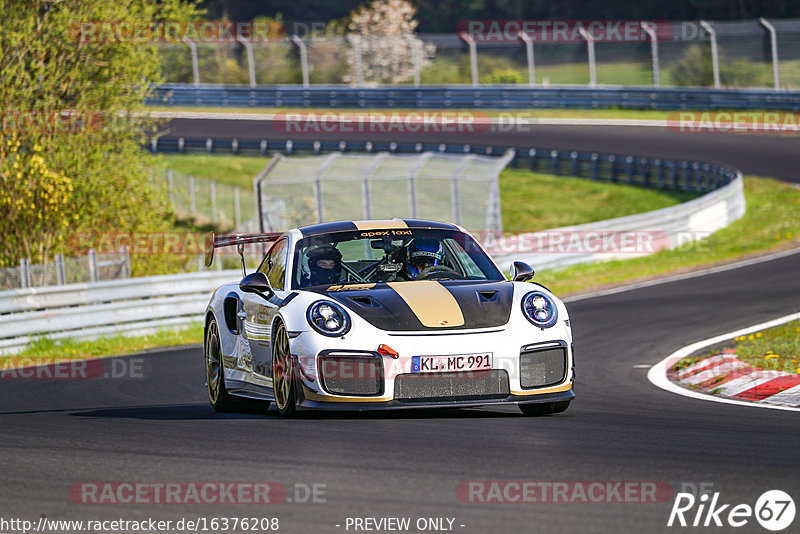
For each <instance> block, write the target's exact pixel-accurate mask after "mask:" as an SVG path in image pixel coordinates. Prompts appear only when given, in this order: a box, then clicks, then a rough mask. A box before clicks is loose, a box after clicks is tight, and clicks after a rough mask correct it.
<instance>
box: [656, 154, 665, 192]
mask: <svg viewBox="0 0 800 534" xmlns="http://www.w3.org/2000/svg"><path fill="white" fill-rule="evenodd" d="M655 164H656V169H657V171H656V172H657V176H658V188H659V189H664V162H663V161H662V160H661V159H657V160H656V161H655Z"/></svg>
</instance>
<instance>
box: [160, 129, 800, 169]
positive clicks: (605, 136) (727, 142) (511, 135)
mask: <svg viewBox="0 0 800 534" xmlns="http://www.w3.org/2000/svg"><path fill="white" fill-rule="evenodd" d="M287 130H289V131H287ZM300 130H301V131H300V132H298V131H297V130H293V129H292V127H291V126H287V125H286V123H285V122H281V121H275V122H273V121H272V120H263V121H258V120H246V121H239V120H230V119H227V120H226V119H185V118H181V119H172V120H171V121H169V122H168V123H166V124H165V126H164V131H165V132H166V135H165V137H166V138H176V137H185V138H201V139H204V138H208V137H211V138H216V139H233V138H238V139H287V138H289V139H312V140H314V139H320V138H321V137H322V136H321V135H320V134H315V133H314V132H312V131H309V129H308V128H307V125H303V126H301V127H300ZM476 130H478V128H476ZM325 135H326V136H327V139H333V140H336V141H339V140H345V141H348V140H358V141H376V140H386V141H398V142H436V143H452V142H457V143H469V144H474V145H494V146H513V147H519V148H522V149H526V150H527V149H528V148H530V147H536V148H556V149H566V150H586V151H597V152H601V153H613V154H633V155H637V156H646V157H661V158H674V159H689V160H699V161H704V162H709V163H724V164H727V165H732V166H734V167H736V168H737V169H739V170H741V171H742V172H743V173H744V174H754V175H758V176H772V177H775V178H780V179H782V180H785V181H789V182H800V136H797V135H790V134H785V135H775V134H766V133H725V132H702V133H700V132H695V133H688V132H684V133H681V132H679V131H675V130H672V129H668V128H659V127H652V126H595V125H592V126H578V125H552V124H526V125H515V126H510V125H509V126H497V125H496V126H491V127H489V128H488V129H487V130H485V131H475V132H472V133H470V132H461V133H458V134H457V135H455V137H456V138H457V140H456V141H454V134H453V133H447V132H433V131H429V132H420V133H417V132H415V133H413V134H412V133H408V134H387V133H373V134H369V135H368V134H366V133H364V132H363V131H361V132H358V131H356V132H352V131H341V132H333V133H328V134H325Z"/></svg>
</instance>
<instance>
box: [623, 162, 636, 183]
mask: <svg viewBox="0 0 800 534" xmlns="http://www.w3.org/2000/svg"><path fill="white" fill-rule="evenodd" d="M625 169H626V171H627V173H628V184H630V185H633V183H634V181H633V156H628V157H626V158H625Z"/></svg>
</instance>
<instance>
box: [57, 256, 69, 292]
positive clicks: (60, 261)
mask: <svg viewBox="0 0 800 534" xmlns="http://www.w3.org/2000/svg"><path fill="white" fill-rule="evenodd" d="M56 283H57V284H58V285H60V286H63V285H64V284H66V283H67V273H66V269H65V268H64V255H63V254H56Z"/></svg>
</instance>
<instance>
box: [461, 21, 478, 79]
mask: <svg viewBox="0 0 800 534" xmlns="http://www.w3.org/2000/svg"><path fill="white" fill-rule="evenodd" d="M458 36H459V37H460V38H461V40H462V41H464V42H465V43H467V46H469V70H470V73H471V74H472V86H473V87H477V86H478V45H477V44H476V43H475V40H474V39H473V38H472V37H470V36H469V34H468V33H467V32H461V33H459V34H458Z"/></svg>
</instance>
